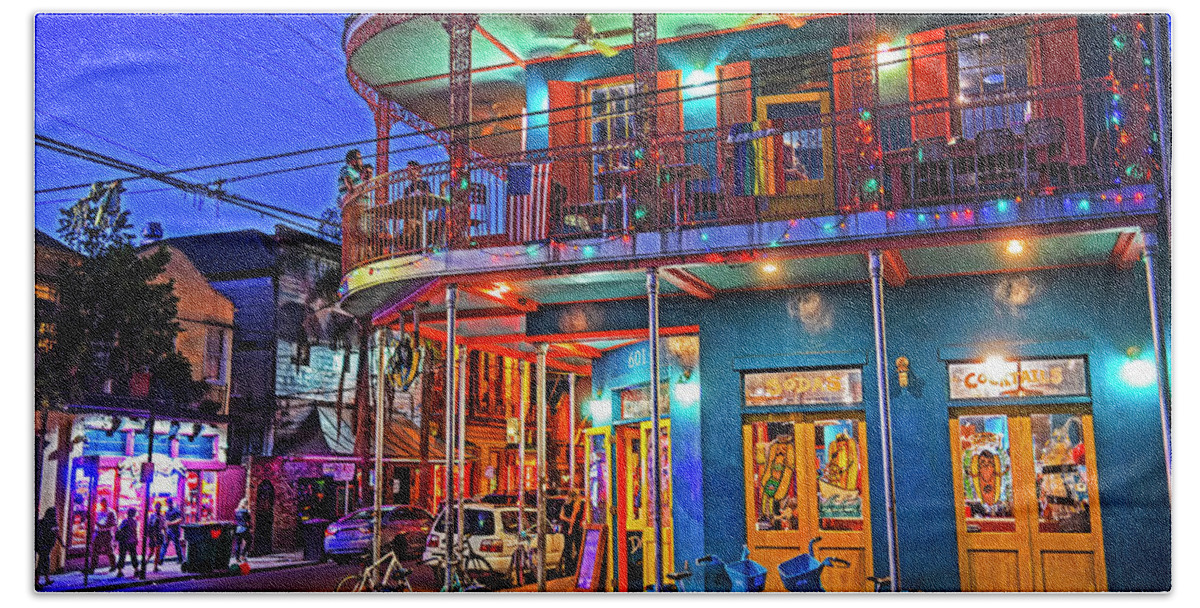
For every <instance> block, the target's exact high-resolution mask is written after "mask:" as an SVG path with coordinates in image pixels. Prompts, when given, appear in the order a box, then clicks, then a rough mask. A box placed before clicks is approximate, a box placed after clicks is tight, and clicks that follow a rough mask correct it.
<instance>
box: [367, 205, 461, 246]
mask: <svg viewBox="0 0 1200 608" xmlns="http://www.w3.org/2000/svg"><path fill="white" fill-rule="evenodd" d="M449 204H450V201H449V199H447V198H444V197H441V196H436V195H433V194H429V193H421V192H418V193H416V194H410V195H408V196H403V197H400V198H397V199H393V200H392V202H390V203H388V204H386V205H379V206H377V207H375V208H373V209H371V211H373V212H374V215H375V219H376V222H377V223H378V224H379V230H380V231H381V232H387V233H390V234H391V236H392V237H393V240H396V239H395V236H396V234H395V233H394V232H393V231H391V230H390V229H389V228H388V227H387V226H388V225H389V224H390V221H391V220H400V221H402V222H403V223H404V227H403V229H402V230H403V232H402V233H401V235H400V239H399V241H400V242H399V243H398V246H397V247H395V249H396V250H411V249H416V248H418V247H420V248H421V249H424V248H426V247H427V246H428V245H429V241H430V240H431V239H433V238H436V237H437V236H440V234H441V231H440V230H439V229H438V226H439V225H440V222H439V219H440V217H441V216H442V214H444V213H445V209H446V207H447V206H448V205H449ZM430 214H434V217H433V218H432V221H431V218H430ZM431 224H432V225H431Z"/></svg>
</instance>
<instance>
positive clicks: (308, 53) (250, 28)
mask: <svg viewBox="0 0 1200 608" xmlns="http://www.w3.org/2000/svg"><path fill="white" fill-rule="evenodd" d="M344 19H345V15H337V14H273V15H264V14H258V15H234V14H213V15H147V14H122V15H68V14H60V15H46V14H43V15H38V16H37V17H36V18H35V19H34V58H35V61H34V131H35V132H36V133H37V134H38V135H44V136H47V137H51V138H54V139H57V140H61V141H64V142H67V143H70V144H73V145H76V146H80V147H83V148H88V149H90V150H94V151H96V152H100V153H102V154H106V155H108V156H112V157H115V158H118V159H121V160H124V161H128V162H130V163H133V164H137V165H140V166H143V167H146V168H148V169H153V170H166V169H179V168H185V167H192V166H199V165H206V164H211V163H219V162H225V161H230V160H238V159H243V158H251V157H256V156H263V155H270V154H277V153H282V152H288V151H293V150H301V149H307V148H315V147H320V146H326V145H331V144H339V143H344V142H351V141H360V140H365V139H370V138H372V137H374V133H375V128H374V123H373V120H372V118H371V112H370V110H369V108H368V106H367V104H366V102H365V101H363V100H362V99H361V98H360V97H359V96H358V95H357V94H356V93H355V92H354V90H353V89H352V88H351V87H350V85H349V83H348V82H347V81H346V76H345V67H346V66H345V64H346V62H345V57H344V55H343V53H342V50H341V35H342V29H343V25H344ZM406 132H410V130H409V129H407V127H404V126H403V125H397V126H396V127H394V128H393V135H397V134H401V133H406ZM428 141H429V140H428V139H426V138H424V137H423V136H414V137H412V138H405V139H403V140H399V141H393V144H392V148H393V149H396V148H402V147H410V146H414V145H418V144H419V143H427V142H428ZM358 147H360V148H361V149H362V150H363V152H364V153H365V154H367V155H370V154H373V153H374V146H373V145H372V144H366V145H362V146H358ZM346 149H348V147H342V148H337V149H334V150H328V151H324V152H319V153H313V154H307V155H303V156H293V157H288V158H283V159H279V160H275V161H269V162H260V163H254V164H245V165H235V166H231V167H225V168H221V169H213V170H205V171H198V172H194V173H188V174H181V175H177V176H176V177H179V178H180V179H184V180H187V181H191V182H198V183H206V182H211V181H213V180H216V179H222V178H224V179H227V180H233V179H234V178H237V177H240V176H246V175H250V174H254V173H260V172H264V171H271V170H274V169H280V168H287V167H295V166H299V165H308V164H316V163H321V162H331V163H332V162H336V161H339V160H340V159H341V158H342V157H343V156H344V153H345V150H346ZM407 158H408V157H407V156H395V157H393V166H395V163H396V162H401V163H402V162H404V161H405V160H406V159H407ZM368 162H370V161H369V160H368ZM337 170H338V165H337V164H331V165H329V166H326V167H321V168H316V169H308V170H303V171H292V172H287V173H282V174H278V175H272V176H269V177H261V178H256V179H247V180H241V181H231V182H230V183H228V184H227V185H226V186H225V189H226V190H227V191H228V192H231V193H235V194H239V195H242V196H245V197H248V198H250V199H254V200H256V201H260V202H264V203H269V204H273V205H277V206H281V207H286V208H289V209H295V210H297V211H300V212H303V213H306V214H308V215H313V216H319V215H320V214H321V212H322V211H323V210H324V209H326V208H328V207H330V206H332V205H333V204H334V202H335V199H336V196H337V186H336V176H337ZM125 176H126V175H125V174H123V173H122V172H120V171H117V170H115V169H110V168H107V167H103V166H100V165H95V164H92V163H89V162H86V161H83V160H79V159H75V158H71V157H67V156H63V155H61V154H59V153H57V152H53V151H48V150H44V149H41V148H35V152H34V189H35V190H42V189H46V188H55V187H60V186H70V185H75V184H82V183H90V182H94V181H101V180H113V179H117V178H121V177H125ZM125 187H126V189H127V192H126V193H125V195H124V197H123V201H124V204H125V206H126V207H127V208H129V209H131V210H132V213H131V216H132V217H131V220H132V222H133V223H134V224H135V225H136V226H137V228H138V230H139V232H140V230H141V228H142V227H143V226H145V224H146V223H147V222H152V221H155V222H161V223H162V225H163V228H164V231H165V233H166V235H167V236H180V235H185V234H195V233H202V232H213V231H223V230H237V229H242V228H258V229H260V230H263V231H266V232H272V231H273V230H274V225H275V224H276V223H277V220H275V219H273V218H270V217H265V218H264V217H260V216H259V215H258V214H257V213H255V212H250V211H246V210H244V209H240V208H238V207H235V206H233V205H230V204H228V203H218V202H217V201H215V200H212V199H205V200H200V199H198V198H197V197H196V196H194V195H192V194H187V193H183V192H180V191H178V190H175V189H171V188H169V187H168V186H166V185H165V184H162V183H159V182H155V181H152V180H149V179H139V180H135V181H131V182H128V183H126V185H125ZM85 193H86V189H78V190H68V191H62V192H51V193H44V194H37V195H35V204H34V223H35V225H36V226H37V227H38V228H39V229H41V230H43V231H45V232H47V233H50V234H52V235H55V234H57V227H58V219H57V218H58V210H59V208H61V207H63V206H65V205H69V204H71V203H72V202H73V201H74V200H76V199H78V198H79V197H81V196H83V194H85Z"/></svg>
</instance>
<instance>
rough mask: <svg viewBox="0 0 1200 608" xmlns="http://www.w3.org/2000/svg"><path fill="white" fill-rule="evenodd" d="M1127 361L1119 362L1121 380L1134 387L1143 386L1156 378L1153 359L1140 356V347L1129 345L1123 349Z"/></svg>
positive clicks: (1152, 382)
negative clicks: (1127, 358)
mask: <svg viewBox="0 0 1200 608" xmlns="http://www.w3.org/2000/svg"><path fill="white" fill-rule="evenodd" d="M1125 356H1126V357H1129V360H1128V361H1125V362H1124V363H1122V364H1121V372H1120V374H1121V381H1122V382H1124V383H1125V384H1127V385H1129V386H1132V387H1134V388H1145V387H1147V386H1150V385H1152V384H1154V383H1155V382H1156V381H1157V380H1158V370H1157V369H1155V367H1154V361H1153V360H1151V359H1143V358H1142V349H1140V348H1138V347H1136V346H1130V347H1129V348H1128V349H1127V350H1126V351H1125Z"/></svg>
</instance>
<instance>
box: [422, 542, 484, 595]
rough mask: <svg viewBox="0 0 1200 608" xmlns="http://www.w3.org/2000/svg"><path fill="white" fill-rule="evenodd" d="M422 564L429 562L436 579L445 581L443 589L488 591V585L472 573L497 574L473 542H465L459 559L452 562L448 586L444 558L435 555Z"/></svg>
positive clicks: (452, 590)
mask: <svg viewBox="0 0 1200 608" xmlns="http://www.w3.org/2000/svg"><path fill="white" fill-rule="evenodd" d="M421 563H422V564H427V565H429V566H430V567H432V568H433V578H434V580H435V581H443V585H442V589H441V590H442V591H451V592H454V591H487V590H488V587H487V585H485V584H483V582H481V581H480V580H479V577H478V576H477V575H475V574H472V573H481V574H482V576H484V577H486V578H493V577H495V576H496V570H495V569H493V568H492V565H491V564H490V563H488V561H487V560H486V559H484V557H483V556H482V555H479V554H478V553H476V552H475V549H474V548H473V547H472V546H471V543H469V542H464V543H463V550H462V553H460V554H459V556H458V559H456V560H454V561H452V562H451V564H450V587H449V588H446V586H445V583H444V581H445V580H446V571H445V567H446V566H445V564H444V558H443V557H441V556H437V555H435V556H434V557H432V558H430V559H428V560H425V561H422V562H421Z"/></svg>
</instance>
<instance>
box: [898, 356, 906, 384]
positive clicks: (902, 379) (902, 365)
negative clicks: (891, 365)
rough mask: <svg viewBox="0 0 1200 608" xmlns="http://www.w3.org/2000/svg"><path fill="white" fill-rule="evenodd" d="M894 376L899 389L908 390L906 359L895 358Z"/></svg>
mask: <svg viewBox="0 0 1200 608" xmlns="http://www.w3.org/2000/svg"><path fill="white" fill-rule="evenodd" d="M896 376H897V379H898V380H899V383H900V388H908V357H897V358H896Z"/></svg>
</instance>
